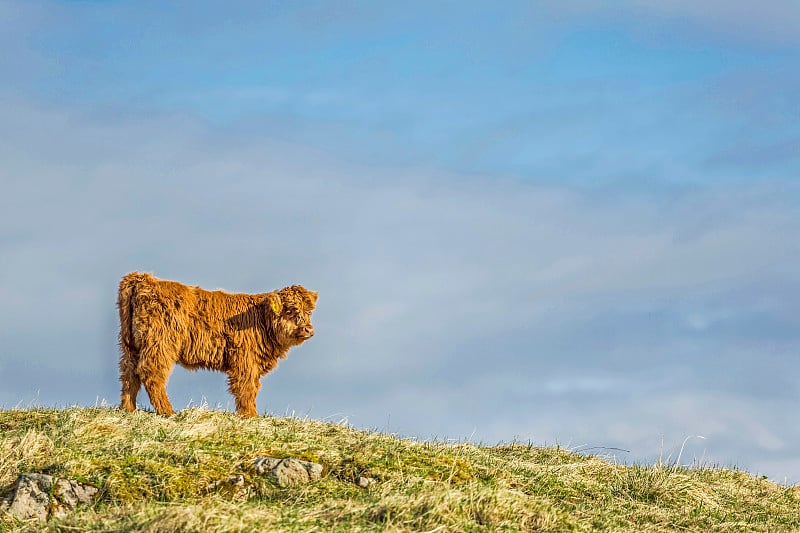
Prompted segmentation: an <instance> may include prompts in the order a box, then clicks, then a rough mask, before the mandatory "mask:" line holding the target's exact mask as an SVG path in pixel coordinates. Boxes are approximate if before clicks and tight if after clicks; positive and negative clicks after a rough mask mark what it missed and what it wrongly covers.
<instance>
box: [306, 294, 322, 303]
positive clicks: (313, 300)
mask: <svg viewBox="0 0 800 533" xmlns="http://www.w3.org/2000/svg"><path fill="white" fill-rule="evenodd" d="M306 292H307V293H308V297H309V298H310V299H311V305H312V306H314V305H317V296H318V295H319V293H318V292H317V291H306Z"/></svg>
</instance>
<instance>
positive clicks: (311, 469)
mask: <svg viewBox="0 0 800 533" xmlns="http://www.w3.org/2000/svg"><path fill="white" fill-rule="evenodd" d="M253 466H254V467H255V470H256V472H257V473H259V474H262V475H266V476H267V477H268V478H270V479H271V480H272V481H274V482H275V483H277V485H278V486H279V487H292V486H296V485H305V484H306V483H311V482H314V481H319V479H320V478H321V477H322V465H321V464H318V463H312V462H310V461H301V460H300V459H294V458H293V457H287V458H285V459H275V458H273V457H259V458H258V459H256V460H255V461H254V462H253Z"/></svg>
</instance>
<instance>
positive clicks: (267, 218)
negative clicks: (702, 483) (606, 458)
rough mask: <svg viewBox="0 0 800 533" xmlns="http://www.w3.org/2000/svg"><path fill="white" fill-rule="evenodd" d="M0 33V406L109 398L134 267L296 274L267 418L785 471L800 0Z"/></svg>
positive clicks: (204, 9) (241, 6) (132, 10)
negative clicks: (301, 337) (302, 319)
mask: <svg viewBox="0 0 800 533" xmlns="http://www.w3.org/2000/svg"><path fill="white" fill-rule="evenodd" d="M0 47H2V49H3V50H4V53H3V54H2V55H0V73H2V74H0V76H2V79H1V81H2V83H0V161H3V163H2V164H0V180H1V181H0V183H2V187H3V190H4V191H5V194H4V195H3V196H2V197H1V198H0V257H2V258H3V260H2V261H0V301H2V302H3V305H2V306H0V405H3V406H6V407H13V406H17V405H20V406H27V405H32V404H36V403H38V404H42V405H71V404H76V403H78V404H90V405H93V404H95V403H96V402H98V401H103V400H105V401H107V402H108V403H111V404H114V403H116V402H117V401H118V382H117V370H116V360H117V357H118V355H117V354H118V352H117V348H116V344H115V342H116V341H115V336H116V328H117V324H116V320H117V317H116V310H115V308H114V302H115V291H116V284H117V282H118V280H119V278H120V277H121V276H122V275H124V274H125V273H126V272H128V271H131V270H145V271H151V272H153V273H155V274H156V275H158V276H160V277H164V278H170V279H177V280H180V281H184V282H186V283H190V284H198V285H201V286H204V287H207V288H218V287H223V288H225V289H228V290H231V291H243V292H245V291H246V292H260V291H266V290H271V289H275V288H279V287H282V286H284V285H288V284H292V283H302V284H304V285H306V286H308V287H310V288H313V289H315V290H318V291H319V292H320V300H319V309H318V311H317V312H316V314H315V326H316V329H317V335H316V336H315V338H314V339H313V340H312V341H310V342H309V343H307V344H306V345H304V346H302V347H300V348H298V349H295V350H294V351H293V353H292V354H291V356H290V358H289V359H288V360H286V361H285V362H283V363H282V364H281V366H280V368H279V369H278V370H277V371H276V372H275V373H274V374H271V375H270V376H268V377H266V378H265V379H264V380H263V382H264V386H265V387H264V390H263V391H262V393H261V395H260V397H259V409H261V410H262V411H264V410H267V411H270V412H274V413H279V414H282V413H284V412H295V413H300V414H303V415H305V414H309V416H312V417H315V418H324V419H330V420H340V419H343V418H346V419H347V420H349V421H350V423H351V424H353V425H355V426H358V427H374V428H378V429H381V430H386V431H391V432H397V433H400V434H403V435H411V436H418V437H420V438H428V437H431V436H438V437H440V438H454V439H464V438H471V439H473V440H476V441H482V442H486V443H495V442H498V441H509V440H512V439H520V440H531V441H533V442H534V443H537V444H553V443H556V442H558V443H561V444H563V445H567V446H571V447H575V448H594V447H607V448H611V447H617V448H622V449H625V450H630V451H629V452H615V454H617V459H618V460H621V461H629V462H634V461H650V460H653V459H654V458H655V457H657V456H658V455H659V453H663V454H664V455H665V456H666V455H669V454H670V453H672V452H674V451H675V450H676V449H677V447H679V446H680V444H681V443H682V442H683V441H684V439H685V438H687V437H693V436H696V435H701V436H703V437H705V438H704V439H697V438H692V439H690V440H689V442H688V443H687V449H686V450H685V451H684V454H683V456H682V461H683V462H687V461H691V460H692V459H697V460H698V461H700V462H705V463H713V464H723V465H738V466H739V467H741V468H746V469H748V470H750V471H752V472H755V473H763V474H767V475H769V476H770V477H772V478H773V479H775V480H778V481H785V480H788V481H789V482H798V481H800V455H799V454H798V452H797V450H796V446H795V445H794V444H795V443H797V442H798V441H800V430H799V429H798V428H799V427H800V424H798V422H799V421H800V420H798V416H797V414H796V413H797V412H800V385H798V383H800V359H798V349H799V348H800V327H798V326H800V319H799V318H798V317H800V312H799V311H800V304H798V303H797V302H800V274H798V270H797V268H796V265H797V264H799V263H800V261H799V260H800V241H798V239H797V235H798V230H800V182H799V181H798V171H799V170H800V120H798V119H800V97H798V96H797V95H798V94H800V69H798V68H797V67H798V64H800V7H798V6H797V5H796V4H795V3H794V2H790V1H774V2H768V3H763V4H762V5H758V6H755V7H754V6H753V5H752V3H749V2H747V3H746V2H737V1H733V2H721V1H716V0H712V1H709V2H704V3H695V2H686V1H683V0H666V1H662V2H657V3H656V2H650V1H647V0H619V1H615V2H605V3H597V2H573V3H570V4H569V6H567V7H565V6H564V5H563V3H557V2H542V3H537V4H535V5H534V4H531V3H522V2H521V3H507V4H504V7H503V9H499V8H498V7H496V6H493V5H492V4H491V3H474V2H458V3H455V2H434V3H431V2H419V3H416V2H410V3H403V4H389V3H375V2H326V3H316V2H277V1H276V2H239V3H236V5H235V6H234V7H231V6H230V5H227V4H223V3H215V2H186V3H180V2H175V3H170V4H168V5H167V4H164V3H161V2H36V1H30V2H28V1H26V2H22V1H18V2H14V1H10V2H0ZM169 392H170V395H171V396H172V397H173V400H174V402H173V403H175V405H176V406H185V405H187V404H189V403H190V402H194V403H198V402H202V401H204V400H205V401H208V402H209V403H210V404H211V405H221V406H222V407H227V408H230V407H231V403H232V402H231V400H230V398H229V397H228V395H227V393H226V391H225V378H224V376H222V375H220V374H213V373H196V374H189V373H187V372H185V371H183V370H181V369H178V370H176V372H175V374H174V375H173V379H172V381H171V382H170V387H169ZM141 402H142V404H143V405H144V406H147V400H146V395H144V394H143V396H142V398H141ZM687 458H688V459H687Z"/></svg>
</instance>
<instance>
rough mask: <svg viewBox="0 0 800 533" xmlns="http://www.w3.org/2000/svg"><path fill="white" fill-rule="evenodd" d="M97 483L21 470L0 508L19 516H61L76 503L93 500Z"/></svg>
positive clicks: (23, 517) (84, 503) (85, 502)
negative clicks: (21, 472)
mask: <svg viewBox="0 0 800 533" xmlns="http://www.w3.org/2000/svg"><path fill="white" fill-rule="evenodd" d="M96 495H97V487H93V486H91V485H86V484H84V483H79V482H77V481H72V480H68V479H58V480H56V479H55V478H54V477H53V476H48V475H47V474H20V476H19V477H18V478H17V482H16V484H15V485H14V490H13V491H12V492H11V494H9V495H8V497H7V498H6V499H5V502H4V504H3V505H2V506H0V509H3V510H6V511H8V512H9V513H11V514H12V515H14V516H16V517H17V518H19V519H20V520H27V519H29V518H36V519H38V520H41V521H44V520H47V519H48V518H49V517H50V516H56V517H63V516H65V515H66V514H67V513H68V512H69V511H72V510H74V509H75V508H76V507H77V506H78V505H87V504H91V503H93V502H94V498H95V496H96Z"/></svg>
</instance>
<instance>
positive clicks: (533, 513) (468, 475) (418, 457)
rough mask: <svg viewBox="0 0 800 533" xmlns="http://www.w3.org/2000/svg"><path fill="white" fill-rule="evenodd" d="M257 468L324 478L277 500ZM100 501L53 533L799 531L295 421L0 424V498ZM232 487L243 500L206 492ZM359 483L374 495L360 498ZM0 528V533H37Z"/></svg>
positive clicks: (625, 470) (643, 471)
mask: <svg viewBox="0 0 800 533" xmlns="http://www.w3.org/2000/svg"><path fill="white" fill-rule="evenodd" d="M258 456H273V457H287V456H293V457H298V458H302V459H307V460H312V461H315V462H318V463H321V464H322V465H323V466H324V474H323V479H322V480H321V481H320V482H318V483H315V484H312V485H307V486H303V487H294V488H279V487H277V486H275V485H273V484H271V483H270V482H269V481H267V480H266V479H265V478H263V477H261V476H258V475H256V474H255V473H254V472H253V471H252V470H251V466H250V463H252V460H253V459H254V458H255V457H258ZM23 472H45V473H50V474H53V475H56V476H59V477H64V478H71V479H78V480H81V481H84V482H89V483H92V484H94V485H96V486H97V487H100V489H101V491H100V494H101V496H100V499H99V501H98V502H97V504H96V505H95V506H94V507H93V508H85V509H83V510H79V511H77V512H75V513H74V514H72V515H70V516H68V517H66V518H64V519H61V520H55V519H54V520H51V521H50V522H48V524H47V528H48V531H71V532H72V531H152V532H161V531H163V532H172V531H203V532H206V531H210V532H217V531H437V532H446V531H637V532H640V531H704V532H705V531H743V532H745V531H746V532H754V531H769V532H776V531H800V488H798V487H794V488H791V487H782V486H779V485H776V484H774V483H771V482H769V481H767V480H764V479H757V478H754V477H752V476H751V475H749V474H747V473H744V472H738V471H731V470H723V469H711V468H696V469H684V468H675V467H670V466H666V465H662V466H658V465H656V466H649V467H643V466H621V465H615V464H612V463H610V462H608V461H606V460H603V459H601V458H598V457H592V456H585V455H579V454H575V453H570V452H569V451H565V450H563V449H559V448H539V447H533V446H528V445H519V444H514V445H505V446H495V447H484V446H476V445H472V444H446V443H426V442H416V441H413V440H406V439H400V438H397V437H395V436H392V435H385V434H381V433H376V432H371V431H358V430H354V429H351V428H348V427H344V426H340V425H335V424H324V423H320V422H315V421H304V420H298V419H291V418H290V419H287V418H273V417H260V418H257V419H252V420H240V419H239V418H237V417H236V416H235V415H233V414H230V413H223V412H215V411H208V410H204V409H187V410H185V411H183V412H182V413H180V414H179V415H177V416H176V417H174V418H171V419H167V418H162V417H159V416H156V415H154V414H152V413H148V412H141V411H140V412H136V413H133V414H128V413H124V412H121V411H118V410H114V409H107V408H91V409H84V408H70V409H63V410H56V409H35V410H12V411H0V495H4V494H6V493H8V492H9V491H10V489H11V487H12V484H13V482H14V481H15V479H16V477H17V475H18V474H20V473H23ZM237 474H242V475H244V476H245V478H246V480H247V482H248V484H249V485H250V488H249V489H248V491H247V492H246V493H244V492H242V491H241V490H235V489H234V488H232V487H227V486H226V485H225V484H224V483H223V484H221V485H220V486H219V487H218V488H217V489H213V490H209V489H208V487H209V485H211V484H213V483H214V482H215V481H219V480H224V479H227V478H229V477H230V476H233V475H237ZM360 475H366V476H370V477H373V478H375V479H376V480H377V481H378V482H377V483H376V484H374V485H372V486H371V487H369V488H366V489H364V488H360V487H358V486H357V485H356V484H355V483H354V482H353V481H354V479H356V478H357V477H358V476H360ZM42 527H43V526H42V525H39V524H37V523H35V522H27V523H24V522H20V521H18V520H16V519H13V518H12V517H10V516H9V515H8V514H7V513H6V514H3V515H2V516H0V531H40V530H41V528H42Z"/></svg>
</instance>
